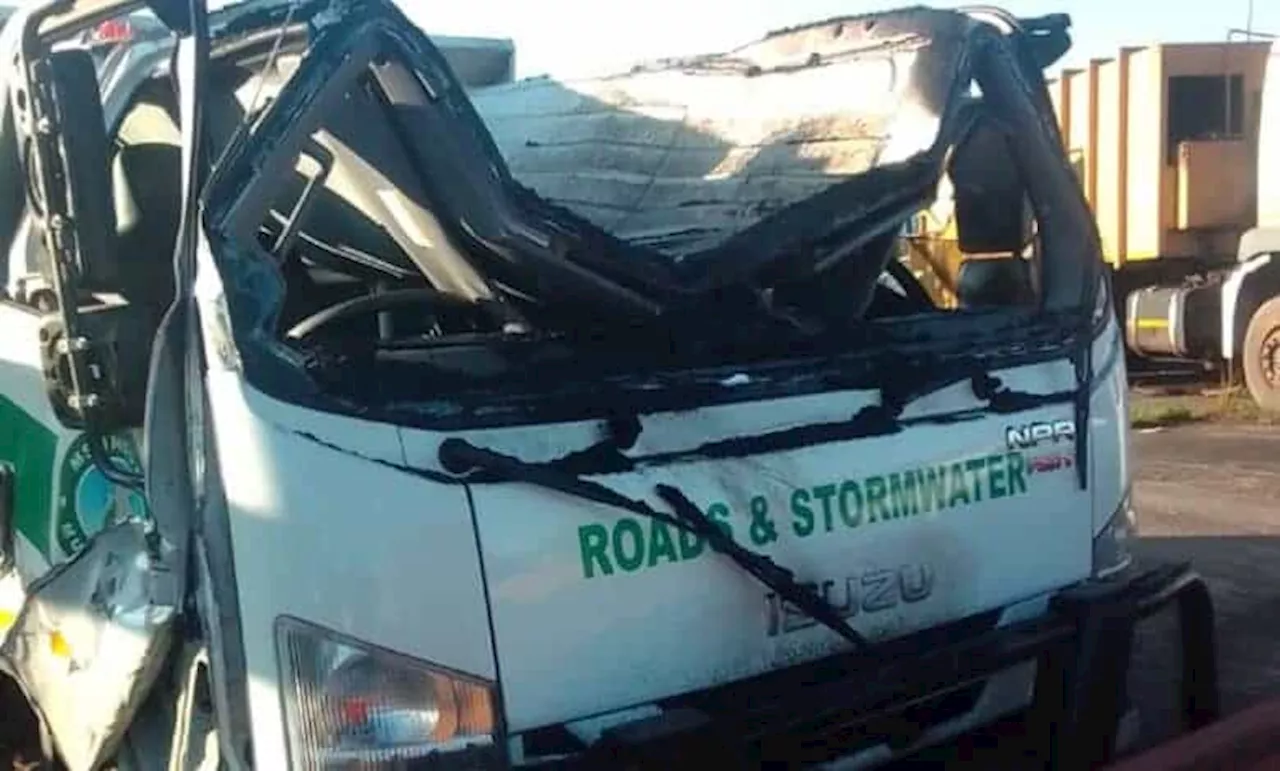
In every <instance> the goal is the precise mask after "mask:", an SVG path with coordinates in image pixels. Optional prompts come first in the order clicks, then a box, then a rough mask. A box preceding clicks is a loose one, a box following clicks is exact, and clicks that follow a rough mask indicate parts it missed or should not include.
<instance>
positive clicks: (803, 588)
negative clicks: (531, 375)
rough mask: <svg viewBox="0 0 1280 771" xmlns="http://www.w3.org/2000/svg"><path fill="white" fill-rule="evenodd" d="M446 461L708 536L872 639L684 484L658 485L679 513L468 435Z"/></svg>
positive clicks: (816, 610)
mask: <svg viewBox="0 0 1280 771" xmlns="http://www.w3.org/2000/svg"><path fill="white" fill-rule="evenodd" d="M439 458H440V465H441V466H442V467H443V468H444V469H445V470H446V471H448V472H450V473H452V474H458V475H464V474H475V473H477V472H479V473H480V474H482V475H487V476H488V477H490V478H491V479H492V480H493V481H506V482H523V483H525V484H530V485H535V486H537V487H543V488H546V489H548V490H555V491H556V492H559V493H563V494H565V495H571V496H573V497H575V498H581V499H583V500H588V501H594V502H596V503H601V504H604V505H606V506H612V507H614V508H618V509H622V510H624V511H629V512H631V513H633V514H637V515H639V516H642V517H647V518H649V519H654V520H657V521H659V522H662V523H664V524H667V525H669V526H671V527H675V528H678V529H680V530H684V531H687V532H689V533H691V534H693V535H696V536H701V537H703V538H705V539H706V541H707V543H708V544H709V545H710V546H711V549H712V550H713V551H715V552H718V553H720V554H723V555H724V556H726V557H728V558H729V559H731V560H733V562H734V563H735V564H736V565H737V566H738V567H740V568H742V569H743V570H744V571H746V572H747V573H749V574H750V575H751V576H752V577H754V578H755V579H756V580H757V581H759V582H760V583H761V584H763V585H764V586H766V587H768V588H769V589H771V590H773V592H774V593H775V594H777V596H778V597H779V598H780V599H782V600H784V601H786V602H789V603H791V604H792V605H793V606H794V607H795V608H796V609H797V610H799V611H801V612H802V613H804V614H806V615H807V616H809V617H810V618H812V619H813V620H814V621H817V622H818V623H820V624H822V625H823V626H825V627H826V628H828V629H830V630H831V631H832V632H835V633H836V634H838V635H839V636H840V637H842V638H844V639H845V640H847V641H848V642H849V643H851V644H852V645H853V646H854V648H855V649H857V650H859V651H865V650H866V649H867V648H868V647H869V645H868V643H867V639H866V638H865V637H863V636H862V634H860V633H859V632H858V631H857V630H856V629H854V628H853V627H852V626H850V625H849V622H848V621H846V620H845V618H844V616H842V615H841V614H840V612H839V611H838V610H837V609H836V608H835V607H834V606H833V605H832V604H831V603H830V602H828V601H827V600H826V599H825V598H824V597H822V595H820V594H818V592H817V591H816V590H815V589H814V588H813V587H811V586H810V585H808V584H804V583H801V582H799V581H797V580H796V579H795V575H794V574H793V573H792V572H791V571H790V570H787V569H786V568H784V567H782V566H781V565H779V564H778V563H776V562H774V561H773V560H772V559H770V558H769V557H767V556H765V555H763V554H760V553H758V552H754V551H751V550H750V549H747V548H745V547H743V546H742V545H741V544H739V543H738V542H737V541H735V540H734V539H733V538H732V537H731V536H729V535H728V534H726V533H725V532H724V531H723V530H721V529H720V528H719V527H718V526H716V524H715V522H714V521H713V520H711V519H710V518H708V517H707V515H706V514H703V513H702V511H701V510H700V509H699V508H698V507H697V506H696V505H695V504H694V503H693V501H691V500H689V497H688V496H687V495H685V494H684V493H683V492H682V491H681V490H679V489H678V488H676V487H672V486H671V485H658V486H657V488H656V492H657V493H658V497H660V498H662V500H663V502H665V503H666V504H667V505H668V506H670V507H671V510H672V511H673V512H674V514H668V513H666V512H663V511H659V510H658V509H655V508H653V507H652V506H650V505H649V504H647V503H645V502H644V501H640V500H636V499H634V498H628V497H627V496H625V495H623V494H622V493H619V492H618V491H616V490H613V489H611V488H609V487H606V486H604V485H602V484H599V483H597V482H592V481H591V480H588V479H583V478H582V477H579V476H575V475H573V474H570V473H567V472H564V471H561V470H559V469H557V468H554V467H552V466H549V465H546V464H541V463H530V462H528V461H523V460H520V459H519V458H514V457H512V456H510V455H504V454H502V453H499V452H494V451H493V450H488V449H485V448H483V447H477V446H475V445H473V444H471V443H470V442H468V441H466V440H464V439H457V438H451V439H446V440H444V441H443V442H441V444H440V451H439Z"/></svg>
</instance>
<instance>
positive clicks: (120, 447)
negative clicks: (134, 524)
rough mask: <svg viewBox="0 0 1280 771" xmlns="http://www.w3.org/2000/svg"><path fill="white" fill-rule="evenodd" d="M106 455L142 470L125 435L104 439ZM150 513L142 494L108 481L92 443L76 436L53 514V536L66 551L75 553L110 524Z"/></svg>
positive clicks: (127, 468) (118, 463) (65, 461)
mask: <svg viewBox="0 0 1280 771" xmlns="http://www.w3.org/2000/svg"><path fill="white" fill-rule="evenodd" d="M104 443H105V444H106V448H105V449H106V453H107V456H108V457H109V458H110V459H111V460H112V461H113V464H114V465H115V466H116V467H117V468H119V469H120V470H122V471H127V472H130V473H133V474H141V473H142V465H141V463H139V461H138V451H137V449H136V448H135V447H134V444H133V441H132V440H131V439H130V438H129V437H128V436H125V435H121V436H110V437H106V439H105V440H104ZM147 515H148V512H147V502H146V499H145V498H144V497H143V496H142V494H141V493H139V492H136V491H134V490H130V489H128V488H125V487H121V486H119V485H115V484H112V483H111V482H109V481H108V480H107V477H106V475H104V474H103V473H102V470H101V469H99V468H98V467H97V466H96V465H95V464H94V462H93V457H92V454H91V453H90V451H89V442H88V440H87V439H86V438H85V436H84V435H80V436H77V437H76V438H75V440H74V441H73V442H72V443H71V446H70V447H69V448H68V449H67V454H66V456H65V457H64V458H63V460H62V473H61V474H60V475H59V478H58V506H57V511H56V512H55V514H54V517H55V519H54V537H55V538H56V539H57V542H58V547H59V548H61V549H62V552H63V554H66V555H68V556H70V555H73V554H76V553H77V552H79V551H80V550H81V549H83V548H84V545H85V541H86V540H87V539H88V537H89V536H91V535H93V534H94V533H97V532H98V531H99V530H101V529H102V528H104V527H106V526H107V525H108V524H114V523H117V522H123V521H125V520H129V519H142V518H145V517H146V516H147Z"/></svg>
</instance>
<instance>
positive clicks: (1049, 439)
mask: <svg viewBox="0 0 1280 771" xmlns="http://www.w3.org/2000/svg"><path fill="white" fill-rule="evenodd" d="M1004 440H1005V444H1006V445H1008V447H1009V449H1010V450H1030V449H1033V448H1036V447H1039V446H1041V445H1043V444H1049V443H1053V444H1057V443H1058V442H1068V443H1074V442H1075V440H1076V424H1075V422H1074V421H1071V420H1052V421H1037V422H1035V423H1027V424H1025V425H1021V426H1008V427H1006V428H1005V430H1004Z"/></svg>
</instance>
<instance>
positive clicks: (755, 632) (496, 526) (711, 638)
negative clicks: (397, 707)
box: [404, 362, 1092, 732]
mask: <svg viewBox="0 0 1280 771" xmlns="http://www.w3.org/2000/svg"><path fill="white" fill-rule="evenodd" d="M999 376H1000V378H1001V379H1002V380H1004V381H1005V382H1008V383H1009V384H1010V386H1011V387H1017V388H1026V389H1029V391H1030V392H1032V393H1054V392H1057V391H1065V392H1069V390H1070V388H1071V387H1072V384H1073V383H1074V375H1073V373H1072V372H1071V368H1070V365H1069V364H1068V363H1067V362H1059V363H1055V364H1052V365H1039V366H1034V367H1023V368H1015V369H1011V370H1006V371H1003V372H1001V373H1000V374H999ZM876 400H877V397H876V395H875V393H874V392H860V391H847V392H836V393H827V394H822V395H816V396H812V397H797V398H789V399H780V400H772V401H768V402H754V403H745V404H738V405H725V406H719V407H713V408H706V409H702V410H696V411H692V412H684V413H678V414H676V413H667V414H661V413H660V414H652V415H646V416H642V417H641V418H640V424H641V427H642V428H641V431H640V434H639V438H638V439H637V441H636V443H635V445H634V446H633V447H632V448H631V449H630V450H627V451H626V452H625V453H624V455H625V457H626V459H627V461H628V463H627V464H624V465H628V466H629V468H623V469H615V470H613V471H604V472H601V473H593V474H591V479H592V481H594V482H597V483H600V484H603V485H605V486H607V487H609V488H612V489H613V490H616V491H618V492H620V493H622V494H624V495H626V496H629V497H632V498H634V499H639V500H645V501H649V502H651V503H652V504H653V505H655V506H656V507H659V508H662V507H663V504H662V502H661V498H660V497H657V496H655V487H656V486H657V485H670V486H674V487H676V488H679V489H680V490H681V491H682V492H684V493H685V494H686V495H687V496H688V497H689V498H690V499H691V500H692V501H694V502H695V503H696V504H697V505H698V506H699V507H700V508H701V509H702V510H703V511H705V512H706V514H707V516H708V517H710V518H712V519H714V520H715V521H716V522H718V523H720V524H721V525H722V526H723V527H725V528H727V529H728V530H729V531H731V533H732V535H733V537H734V539H735V540H737V541H738V542H739V543H741V544H743V545H744V546H746V547H748V548H750V549H752V550H754V551H756V552H758V553H761V554H765V555H767V556H769V557H770V558H772V559H773V560H774V561H776V562H777V563H778V564H780V565H782V566H784V567H786V568H787V569H789V570H792V571H794V573H795V574H796V576H797V578H798V579H799V580H800V581H803V582H809V583H811V584H812V585H814V586H815V587H816V588H817V589H818V591H819V592H820V593H821V594H822V595H823V596H825V597H826V598H827V600H828V601H829V602H830V603H832V604H833V605H835V606H836V607H837V609H838V610H839V612H840V614H841V615H843V616H844V617H845V618H846V619H847V620H848V621H849V623H850V624H851V625H852V626H853V627H854V628H855V629H856V630H858V631H859V632H860V633H861V634H862V635H864V636H865V637H867V638H868V639H870V640H872V641H876V640H882V639H885V638H891V637H895V636H898V635H901V634H905V633H908V632H911V631H915V630H919V629H922V628H926V627H931V626H935V625H938V624H941V623H945V622H949V621H956V620H958V619H964V618H970V617H974V616H976V615H977V614H979V613H981V612H983V611H990V610H993V609H997V608H1001V607H1005V606H1008V605H1010V604H1012V603H1014V602H1016V601H1019V600H1024V599H1028V598H1031V597H1035V596H1036V595H1037V594H1040V593H1043V592H1047V591H1050V590H1052V589H1053V588H1055V587H1058V586H1062V585H1066V584H1069V583H1072V582H1074V581H1077V580H1080V579H1082V578H1085V577H1086V576H1087V575H1088V573H1089V570H1090V566H1091V544H1092V519H1091V517H1090V516H1088V515H1087V513H1086V512H1088V511H1089V510H1090V506H1091V498H1090V493H1089V492H1088V491H1087V490H1084V489H1081V488H1080V487H1079V485H1078V484H1077V477H1076V473H1075V469H1074V468H1073V462H1072V457H1073V451H1074V448H1073V447H1072V444H1071V442H1070V441H1069V437H1067V438H1064V439H1065V441H1060V440H1058V439H1054V440H1052V441H1046V442H1044V443H1042V444H1040V446H1036V447H1030V448H1028V447H1019V446H1014V445H1011V444H1008V443H1007V440H1006V436H1005V432H1006V429H1007V428H1009V426H1007V425H1005V423H1004V422H1003V421H1001V420H999V419H998V418H996V416H994V415H991V416H989V417H987V418H985V419H981V420H973V421H966V422H963V423H960V424H951V423H950V422H949V421H948V420H947V419H945V418H944V417H943V416H946V415H954V414H958V413H963V412H965V411H968V410H973V409H975V408H978V407H980V403H979V402H977V401H976V400H975V399H974V396H973V394H972V393H971V392H969V390H968V385H967V384H959V385H957V386H956V387H954V388H948V389H945V390H944V391H941V392H939V393H937V394H936V395H935V396H933V397H930V398H928V399H925V400H923V401H921V402H920V403H919V404H918V405H917V408H915V409H913V410H911V412H910V414H909V415H908V416H905V417H904V419H903V421H902V423H903V429H902V430H901V431H900V432H897V433H893V434H888V435H875V436H861V437H854V436H849V437H847V438H844V439H839V438H836V434H835V430H834V429H833V430H832V432H831V433H832V440H831V441H816V442H815V441H814V437H815V436H816V435H817V434H819V433H820V431H821V427H822V426H828V427H839V426H847V425H848V415H849V413H850V412H851V411H852V412H857V411H858V410H859V409H860V408H863V407H866V406H868V405H873V404H875V402H876ZM1071 420H1072V409H1071V407H1070V405H1068V404H1065V403H1063V404H1058V405H1057V406H1050V405H1046V406H1045V407H1044V408H1042V409H1038V410H1031V411H1028V412H1025V413H1022V414H1019V415H1018V416H1017V418H1016V421H1015V422H1016V423H1017V424H1018V425H1023V424H1027V425H1031V424H1040V423H1043V424H1045V425H1052V424H1059V425H1061V424H1063V423H1064V422H1066V423H1070V422H1071ZM583 428H585V427H583ZM583 433H584V431H582V430H579V429H578V428H577V427H574V426H568V425H561V426H541V427H537V428H536V429H533V428H531V429H528V430H518V429H506V430H501V431H498V430H495V431H491V432H483V433H481V434H475V435H473V437H472V441H473V442H474V443H475V444H477V445H485V446H489V447H494V448H497V449H498V450H500V451H502V452H505V453H509V454H511V455H514V456H518V457H523V458H526V459H532V460H536V461H539V462H544V463H545V462H550V463H553V464H554V463H556V457H557V455H558V454H559V453H561V452H563V450H561V449H557V448H558V447H563V446H564V445H565V444H571V445H578V442H579V441H580V440H579V439H578V437H580V436H581V435H582V434H583ZM437 441H438V440H436V439H435V438H434V437H433V436H432V435H431V434H430V433H420V432H416V431H409V430H406V431H405V432H404V442H405V448H406V452H407V454H408V456H409V457H410V458H411V459H417V458H425V457H430V454H431V453H432V451H433V448H434V447H435V446H436V442H437ZM578 446H579V447H580V445H578ZM768 447H772V448H774V449H773V450H772V451H770V450H768V449H765V448H768ZM590 465H591V464H590V463H589V462H588V463H585V464H584V467H586V466H590ZM599 468H600V467H599V466H597V467H596V470H597V471H598V470H599ZM588 470H589V469H588ZM470 500H471V504H472V510H473V516H474V518H475V524H476V528H477V538H478V544H479V548H480V553H481V559H482V563H483V574H484V576H485V581H486V586H487V595H488V598H489V607H490V617H491V622H492V628H493V635H494V644H495V652H496V657H497V663H498V671H499V672H500V675H501V682H502V697H503V699H504V706H505V716H506V720H507V723H508V725H509V727H510V728H511V730H513V731H517V732H518V731H523V730H526V729H531V728H535V727H542V726H547V725H551V724H558V723H562V722H569V723H572V722H574V721H576V720H580V719H583V718H586V717H589V716H593V715H599V714H602V713H608V712H611V711H614V710H621V709H623V708H627V707H633V706H636V705H644V704H651V703H661V704H663V705H666V706H672V705H673V704H676V703H678V702H679V701H680V698H681V695H682V694H688V693H690V692H695V691H700V690H703V689H707V688H710V687H713V686H717V685H720V684H723V683H728V682H735V681H738V680H741V679H743V678H747V677H750V676H752V675H757V674H761V673H765V672H769V671H771V670H775V669H780V668H783V667H787V666H790V665H794V664H798V663H801V662H804V661H809V660H813V659H817V658H821V657H823V656H825V655H829V654H831V653H833V652H836V651H840V650H850V649H851V648H850V645H849V643H848V642H846V641H845V640H843V639H842V638H841V637H840V636H838V635H837V634H835V633H834V632H832V631H831V630H830V629H828V628H826V627H824V626H822V625H821V624H819V623H817V622H815V621H814V620H813V619H811V618H809V617H807V616H806V615H805V614H804V613H802V612H800V611H798V610H797V609H796V608H794V607H792V606H791V604H790V603H788V602H785V601H782V600H781V599H779V597H777V596H776V595H775V594H774V593H773V592H771V591H770V590H769V589H768V588H767V587H765V586H762V584H761V583H760V582H758V581H756V580H754V579H753V578H752V577H751V576H750V575H749V574H748V573H747V572H745V571H744V570H743V569H742V568H741V567H740V566H739V565H737V564H735V563H734V562H733V561H732V560H730V559H728V558H727V557H726V556H725V555H723V554H718V553H715V552H713V551H712V550H711V549H709V548H708V547H707V544H706V543H705V541H704V539H700V538H698V537H694V536H691V535H690V534H688V533H685V532H681V531H679V530H676V529H673V528H671V527H669V526H667V525H665V524H663V523H662V522H659V521H655V520H652V519H646V518H645V517H641V516H636V515H635V514H634V513H631V512H627V511H622V510H619V509H617V508H614V507H611V506H607V505H603V504H601V503H598V502H594V501H587V500H583V499H581V498H579V497H576V496H573V495H566V494H564V493H562V492H556V491H552V490H548V489H545V488H540V487H538V486H535V485H530V484H527V483H477V484H474V485H473V486H472V487H471V490H470Z"/></svg>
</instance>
